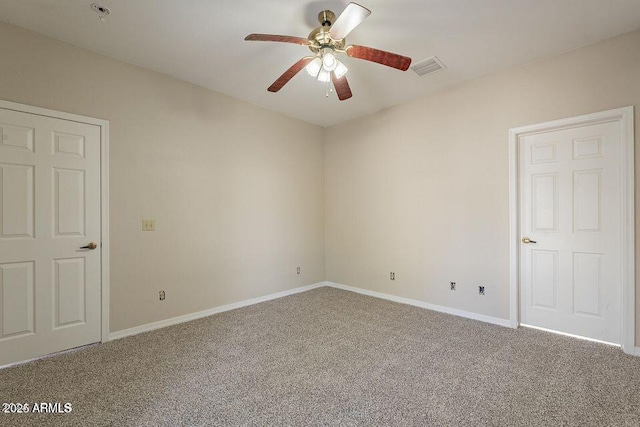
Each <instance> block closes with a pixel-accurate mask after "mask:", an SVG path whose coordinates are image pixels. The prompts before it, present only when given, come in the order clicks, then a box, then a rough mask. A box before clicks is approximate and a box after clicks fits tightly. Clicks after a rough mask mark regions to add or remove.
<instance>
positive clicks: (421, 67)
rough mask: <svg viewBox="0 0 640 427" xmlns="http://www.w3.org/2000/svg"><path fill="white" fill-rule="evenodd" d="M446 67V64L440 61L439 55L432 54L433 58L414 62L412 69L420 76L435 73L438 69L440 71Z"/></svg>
mask: <svg viewBox="0 0 640 427" xmlns="http://www.w3.org/2000/svg"><path fill="white" fill-rule="evenodd" d="M444 68H447V67H445V65H444V64H443V63H442V61H440V60H439V59H438V58H437V57H435V56H432V57H431V58H427V59H424V60H422V61H420V62H416V63H415V64H413V66H412V67H411V69H412V70H413V71H415V73H416V74H417V75H419V76H426V75H427V74H433V73H435V72H436V71H440V70H442V69H444Z"/></svg>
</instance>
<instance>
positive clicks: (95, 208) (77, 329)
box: [0, 109, 101, 365]
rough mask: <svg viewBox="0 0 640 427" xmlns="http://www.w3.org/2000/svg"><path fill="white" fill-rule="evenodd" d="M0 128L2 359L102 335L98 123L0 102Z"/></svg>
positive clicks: (12, 359)
mask: <svg viewBox="0 0 640 427" xmlns="http://www.w3.org/2000/svg"><path fill="white" fill-rule="evenodd" d="M0 135H1V139H0V365H4V364H7V363H12V362H16V361H21V360H26V359H30V358H34V357H38V356H41V355H44V354H48V353H53V352H56V351H61V350H65V349H69V348H73V347H78V346H82V345H86V344H90V343H94V342H98V341H100V334H101V303H100V298H101V293H100V291H101V285H100V283H101V282H100V277H101V271H100V268H101V267H100V259H101V257H100V255H101V254H100V252H101V248H100V127H98V126H94V125H89V124H83V123H77V122H73V121H67V120H61V119H54V118H50V117H45V116H40V115H35V114H28V113H21V112H16V111H11V110H6V109H0ZM91 242H93V243H95V244H96V248H95V249H89V248H85V249H82V248H81V247H82V246H87V245H90V243H91ZM90 246H91V247H93V245H90Z"/></svg>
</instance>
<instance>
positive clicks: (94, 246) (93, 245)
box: [80, 242, 98, 250]
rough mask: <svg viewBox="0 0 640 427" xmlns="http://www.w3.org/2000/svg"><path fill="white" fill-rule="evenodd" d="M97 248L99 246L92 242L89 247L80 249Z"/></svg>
mask: <svg viewBox="0 0 640 427" xmlns="http://www.w3.org/2000/svg"><path fill="white" fill-rule="evenodd" d="M97 247H98V245H96V244H95V243H94V242H91V243H89V244H88V245H87V246H80V249H89V250H94V249H95V248H97Z"/></svg>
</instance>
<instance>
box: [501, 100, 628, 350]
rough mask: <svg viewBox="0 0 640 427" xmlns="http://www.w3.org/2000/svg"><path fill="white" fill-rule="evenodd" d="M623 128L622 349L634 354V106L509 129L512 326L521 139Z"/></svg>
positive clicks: (516, 300)
mask: <svg viewBox="0 0 640 427" xmlns="http://www.w3.org/2000/svg"><path fill="white" fill-rule="evenodd" d="M611 122H618V123H619V124H620V140H621V141H620V142H621V146H620V159H619V161H620V163H619V164H620V176H621V182H620V186H621V189H622V197H621V206H620V208H621V218H620V221H621V227H622V230H621V239H620V245H621V247H620V250H621V252H620V253H621V254H622V255H621V264H622V265H621V276H620V277H621V280H622V293H621V299H622V301H621V305H620V307H621V317H622V319H621V322H622V329H621V331H622V334H621V345H622V349H623V350H624V352H625V353H628V354H635V353H636V350H635V224H634V221H635V205H634V203H635V193H634V191H635V190H634V188H635V181H634V180H635V178H634V133H633V131H634V109H633V106H629V107H624V108H617V109H614V110H608V111H602V112H599V113H593V114H586V115H583V116H577V117H570V118H566V119H560V120H553V121H550V122H545V123H538V124H534V125H529V126H522V127H517V128H513V129H509V294H510V296H509V301H510V306H509V324H510V326H511V327H512V328H517V327H518V326H519V325H520V194H519V187H520V185H519V183H520V171H519V165H520V162H519V160H520V153H519V151H520V150H519V146H520V138H521V137H523V136H528V135H533V134H537V133H546V132H551V131H556V130H563V129H571V128H574V127H581V126H585V125H591V124H599V123H611Z"/></svg>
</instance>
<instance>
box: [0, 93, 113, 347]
mask: <svg viewBox="0 0 640 427" xmlns="http://www.w3.org/2000/svg"><path fill="white" fill-rule="evenodd" d="M0 108H1V109H4V110H11V111H16V112H21V113H29V114H35V115H38V116H46V117H51V118H54V119H62V120H68V121H72V122H78V123H85V124H89V125H95V126H99V127H100V240H101V245H102V246H101V254H100V255H101V259H100V270H101V271H100V279H101V280H100V295H101V298H100V299H101V301H100V302H101V304H100V309H101V312H102V313H101V319H102V320H101V325H100V341H101V342H107V341H109V121H108V120H102V119H96V118H94V117H86V116H80V115H77V114H71V113H65V112H62V111H56V110H49V109H47V108H40V107H34V106H32V105H26V104H19V103H16V102H11V101H3V100H0Z"/></svg>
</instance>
